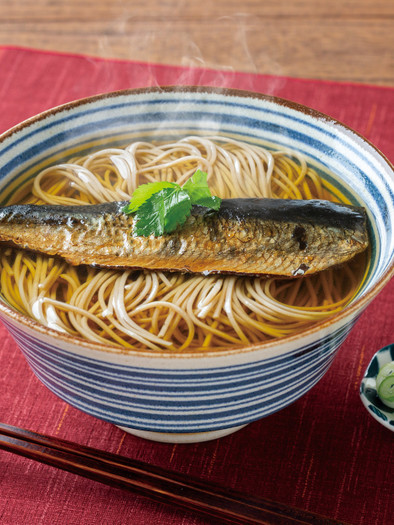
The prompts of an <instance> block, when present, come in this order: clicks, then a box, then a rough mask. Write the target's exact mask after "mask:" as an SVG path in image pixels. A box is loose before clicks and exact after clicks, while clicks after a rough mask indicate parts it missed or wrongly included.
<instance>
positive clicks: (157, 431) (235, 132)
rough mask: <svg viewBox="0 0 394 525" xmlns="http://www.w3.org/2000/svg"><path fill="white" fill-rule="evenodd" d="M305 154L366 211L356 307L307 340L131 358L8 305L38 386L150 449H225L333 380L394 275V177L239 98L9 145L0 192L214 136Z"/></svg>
mask: <svg viewBox="0 0 394 525" xmlns="http://www.w3.org/2000/svg"><path fill="white" fill-rule="evenodd" d="M213 133H219V134H221V135H225V136H229V137H232V138H239V139H243V140H246V141H253V142H254V143H257V144H262V145H267V144H272V143H275V144H278V145H282V146H286V147H289V148H292V149H295V150H298V151H300V152H301V153H303V154H304V155H305V156H306V157H307V158H308V159H309V160H310V161H311V162H312V163H313V164H314V166H315V167H316V168H317V169H318V171H319V172H320V173H321V174H322V175H323V176H324V177H326V178H327V179H329V181H330V182H331V183H333V184H334V185H336V186H338V187H340V189H341V190H342V191H343V192H344V193H345V194H346V195H347V196H348V197H349V198H350V200H351V201H352V202H353V203H355V204H357V203H358V204H362V205H364V206H365V207H366V208H367V209H368V214H369V219H370V223H371V241H372V260H371V265H370V270H369V272H368V276H367V279H366V280H365V282H364V284H363V286H362V289H361V290H360V291H359V293H358V295H357V298H356V299H355V300H354V301H353V302H352V304H351V305H349V306H348V307H347V308H346V309H345V310H344V311H342V312H341V313H339V314H337V315H336V316H334V317H333V318H331V319H329V320H326V321H324V322H320V323H318V324H316V325H315V326H314V327H313V328H310V329H308V330H305V331H303V332H302V333H299V334H297V335H293V336H291V337H286V338H284V339H281V340H277V341H272V342H269V343H265V344H260V345H258V344H255V345H252V346H250V347H248V348H244V349H239V350H229V351H226V352H220V353H219V352H216V353H215V352H212V353H210V354H208V355H207V354H204V355H202V354H197V353H195V354H192V353H189V354H187V353H183V354H182V355H176V356H174V355H170V354H168V353H165V352H163V353H158V354H152V353H149V352H146V353H145V352H140V353H136V352H129V353H127V354H126V353H121V352H120V351H119V349H117V348H115V347H109V346H104V345H100V344H96V343H90V342H87V341H82V340H79V339H77V338H74V337H71V336H67V335H64V334H60V333H58V332H55V331H53V330H51V329H49V328H46V327H43V326H41V325H39V324H38V323H36V322H35V321H33V320H31V319H29V318H27V317H26V316H24V315H21V314H20V313H18V312H16V311H14V310H13V309H11V308H10V307H9V306H8V305H6V304H5V303H3V302H0V317H1V320H2V321H3V323H4V324H5V325H6V326H7V328H8V329H9V331H10V333H11V334H12V335H13V337H14V338H15V340H16V342H17V343H18V345H19V346H20V348H21V350H22V352H23V353H24V355H25V356H26V359H27V360H28V362H29V364H30V366H31V368H32V369H33V371H34V373H35V374H36V375H37V377H38V378H39V379H40V380H41V381H42V382H43V383H44V384H45V385H46V386H47V387H48V388H49V389H50V390H52V392H54V393H55V394H57V395H58V396H59V397H60V398H62V399H64V400H65V401H67V402H69V403H70V404H71V405H73V406H75V407H77V408H79V409H81V410H83V411H85V412H87V413H88V414H91V415H93V416H96V417H98V418H101V419H104V420H106V421H109V422H111V423H114V424H115V425H118V426H121V427H123V428H126V429H127V430H128V431H129V432H131V433H134V434H137V435H141V436H144V437H147V438H150V439H156V440H162V441H172V442H188V441H200V440H206V439H212V438H216V437H219V436H222V435H225V434H228V433H230V432H232V431H234V430H236V429H238V428H240V427H242V426H243V425H245V424H247V423H249V422H252V421H255V420H257V419H259V418H262V417H264V416H267V415H268V414H271V413H273V412H275V411H277V410H280V409H281V408H283V407H285V406H287V405H289V404H290V403H292V402H293V401H295V400H296V399H298V398H299V397H300V396H302V395H303V394H304V393H305V392H307V391H308V390H309V389H310V388H311V387H312V386H313V385H314V384H316V383H317V381H319V379H320V378H321V377H322V376H323V374H324V373H325V372H326V371H327V369H328V367H329V366H330V364H331V362H332V360H333V359H334V357H335V355H336V353H337V350H338V347H339V346H340V344H341V343H342V342H343V340H344V339H345V338H346V336H347V335H348V333H349V331H350V330H351V328H352V326H353V325H354V323H355V321H356V319H357V317H358V316H359V315H360V313H361V312H362V311H363V309H364V308H365V307H366V306H367V305H368V303H369V302H370V301H371V300H372V299H373V298H374V297H375V296H376V294H377V293H378V292H379V291H380V290H381V289H382V288H383V287H384V286H385V284H387V282H388V281H389V279H390V278H391V276H392V275H393V273H394V233H393V232H394V174H393V167H392V166H391V165H390V163H389V162H388V161H387V159H385V158H384V157H383V155H382V154H381V153H379V151H377V150H376V148H374V147H373V146H372V145H371V144H370V143H368V142H367V141H366V140H365V139H363V138H362V137H360V136H359V135H357V134H356V133H355V132H353V131H352V130H350V129H349V128H347V127H346V126H344V125H342V124H340V123H338V122H336V121H334V120H333V119H330V118H329V117H327V116H325V115H322V114H319V113H317V112H315V111H313V110H311V109H308V108H305V107H302V106H299V105H297V104H294V103H291V102H288V101H284V100H280V99H276V98H272V97H267V96H264V95H258V94H253V93H246V92H240V91H230V90H219V89H212V88H201V87H200V88H152V89H142V90H132V91H123V92H117V93H110V94H105V95H103V96H98V97H92V98H89V99H85V100H82V101H77V102H75V103H72V104H67V105H65V106H61V107H58V108H55V109H53V110H50V111H48V112H45V113H43V114H41V115H38V116H37V117H34V118H32V119H29V120H28V121H26V122H24V123H22V124H20V125H19V126H16V127H15V128H13V129H11V130H10V131H8V132H6V133H5V134H3V135H2V136H1V137H0V170H1V175H0V191H1V192H2V195H3V196H4V200H5V199H6V198H7V195H9V193H10V192H13V191H15V189H16V188H17V187H18V185H19V184H20V183H21V180H26V179H28V178H30V177H34V176H35V174H36V173H37V172H38V171H40V170H41V169H43V168H45V167H46V166H49V165H51V164H54V163H56V162H58V161H60V160H65V159H66V158H67V157H69V156H74V155H75V154H76V153H77V152H78V153H83V152H87V151H89V150H91V149H92V148H93V147H99V146H103V145H108V144H118V143H124V142H128V141H130V140H132V139H142V140H149V139H153V138H174V137H179V136H184V135H189V134H213Z"/></svg>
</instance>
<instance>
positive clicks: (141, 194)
mask: <svg viewBox="0 0 394 525" xmlns="http://www.w3.org/2000/svg"><path fill="white" fill-rule="evenodd" d="M163 188H179V184H176V183H175V182H167V181H161V182H149V183H148V184H141V186H138V188H136V189H135V190H134V192H133V194H132V196H131V200H130V202H129V203H128V204H127V206H125V207H124V208H123V211H124V212H125V213H127V214H129V213H135V212H136V211H137V210H138V209H139V208H140V206H141V205H142V204H143V203H144V202H146V201H147V200H148V199H149V198H150V197H151V196H152V195H153V194H154V193H158V192H159V191H160V190H162V189H163Z"/></svg>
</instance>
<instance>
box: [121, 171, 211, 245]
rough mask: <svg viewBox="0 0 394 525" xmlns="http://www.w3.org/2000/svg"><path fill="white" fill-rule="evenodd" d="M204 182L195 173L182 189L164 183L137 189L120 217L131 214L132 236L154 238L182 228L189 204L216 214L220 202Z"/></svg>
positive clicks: (174, 184)
mask: <svg viewBox="0 0 394 525" xmlns="http://www.w3.org/2000/svg"><path fill="white" fill-rule="evenodd" d="M207 178H208V175H207V174H206V173H204V172H203V171H201V170H197V171H196V173H195V174H194V175H193V176H192V177H191V178H190V179H189V180H188V181H186V183H185V184H184V185H183V186H182V187H181V186H179V184H176V183H175V182H166V181H162V182H151V183H148V184H141V186H138V188H136V190H135V191H134V193H133V195H132V197H131V200H130V203H129V204H127V205H126V206H125V207H124V208H123V212H124V213H127V214H130V213H133V214H135V224H134V234H135V235H143V236H144V237H148V236H149V235H155V236H157V237H158V236H160V235H163V234H164V233H170V232H172V231H174V230H175V229H176V228H177V227H178V226H181V225H182V224H184V222H185V221H186V219H187V217H188V216H189V215H190V213H191V208H192V205H193V204H198V205H199V206H205V207H206V208H211V209H213V210H218V209H219V208H220V203H221V199H219V197H213V196H212V195H211V192H210V190H209V187H208V183H207Z"/></svg>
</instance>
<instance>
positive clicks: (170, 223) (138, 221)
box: [134, 185, 192, 237]
mask: <svg viewBox="0 0 394 525" xmlns="http://www.w3.org/2000/svg"><path fill="white" fill-rule="evenodd" d="M176 186H177V187H167V188H163V189H162V190H161V191H158V192H156V193H154V194H153V195H151V196H150V197H149V198H148V199H147V200H146V201H145V202H144V203H143V204H141V205H140V206H139V208H138V211H137V213H136V215H135V227H134V233H135V235H142V236H144V237H148V236H149V235H155V236H156V237H158V236H160V235H163V234H164V233H170V232H172V231H174V230H175V229H176V228H177V226H181V225H182V224H183V223H184V222H185V221H186V219H187V217H188V216H189V215H190V211H191V206H192V205H191V201H190V196H189V194H188V193H187V192H186V191H184V190H182V189H181V188H180V186H178V185H176Z"/></svg>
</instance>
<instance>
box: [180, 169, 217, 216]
mask: <svg viewBox="0 0 394 525" xmlns="http://www.w3.org/2000/svg"><path fill="white" fill-rule="evenodd" d="M207 179H208V175H207V174H206V173H204V172H203V171H201V170H197V171H196V173H195V174H194V175H193V176H192V177H191V178H190V179H189V180H187V181H186V182H185V184H184V185H183V186H182V189H184V190H186V191H187V192H188V194H189V195H190V199H191V202H192V204H198V205H199V206H205V207H207V208H212V209H214V210H218V209H219V208H220V203H221V199H220V198H219V197H214V196H212V195H211V191H210V189H209V186H208V182H207Z"/></svg>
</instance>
